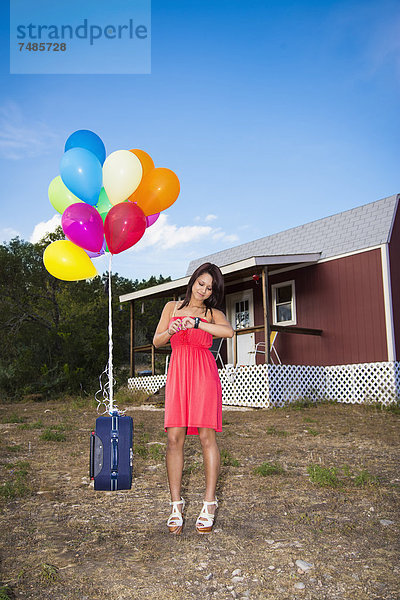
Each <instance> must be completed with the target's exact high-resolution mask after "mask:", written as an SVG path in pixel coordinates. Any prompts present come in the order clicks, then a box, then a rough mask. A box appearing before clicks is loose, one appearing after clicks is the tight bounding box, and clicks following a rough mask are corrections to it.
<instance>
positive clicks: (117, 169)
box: [103, 150, 143, 206]
mask: <svg viewBox="0 0 400 600" xmlns="http://www.w3.org/2000/svg"><path fill="white" fill-rule="evenodd" d="M142 175H143V167H142V163H141V162H140V160H139V158H138V157H137V156H136V154H133V152H129V150H116V151H115V152H112V153H111V154H110V155H109V156H107V158H106V160H105V161H104V165H103V185H104V189H105V191H106V193H107V196H108V199H109V200H110V202H111V204H113V205H114V206H115V204H120V202H124V201H125V200H126V199H127V198H129V196H130V195H131V194H133V192H134V191H135V190H136V188H137V187H138V185H139V183H140V181H141V179H142Z"/></svg>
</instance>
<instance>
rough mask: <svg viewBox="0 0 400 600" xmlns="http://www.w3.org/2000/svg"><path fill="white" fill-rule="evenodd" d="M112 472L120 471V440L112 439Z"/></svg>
mask: <svg viewBox="0 0 400 600" xmlns="http://www.w3.org/2000/svg"><path fill="white" fill-rule="evenodd" d="M111 470H112V471H118V438H117V437H112V438H111Z"/></svg>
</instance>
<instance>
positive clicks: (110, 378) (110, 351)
mask: <svg viewBox="0 0 400 600" xmlns="http://www.w3.org/2000/svg"><path fill="white" fill-rule="evenodd" d="M111 266H112V254H111V252H110V261H109V267H108V389H109V408H108V411H109V413H110V414H111V413H112V412H113V410H114V394H113V391H114V390H113V381H114V380H113V339H112V303H111V295H112V294H111Z"/></svg>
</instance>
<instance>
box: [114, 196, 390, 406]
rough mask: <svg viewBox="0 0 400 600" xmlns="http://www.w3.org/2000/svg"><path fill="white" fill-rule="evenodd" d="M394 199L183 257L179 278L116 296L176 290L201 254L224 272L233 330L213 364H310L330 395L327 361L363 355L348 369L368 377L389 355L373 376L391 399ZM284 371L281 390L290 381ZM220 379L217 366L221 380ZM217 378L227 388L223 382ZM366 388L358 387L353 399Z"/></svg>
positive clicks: (267, 393) (268, 392) (180, 292)
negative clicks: (185, 265)
mask: <svg viewBox="0 0 400 600" xmlns="http://www.w3.org/2000/svg"><path fill="white" fill-rule="evenodd" d="M399 198H400V195H394V196H390V197H388V198H384V199H382V200H378V201H377V202H372V203H370V204H365V205H363V206H360V207H357V208H353V209H351V210H348V211H345V212H342V213H338V214H336V215H333V216H330V217H326V218H324V219H319V220H317V221H313V222H311V223H307V224H305V225H301V226H300V227H294V228H292V229H288V230H286V231H283V232H281V233H277V234H274V235H270V236H267V237H264V238H260V239H258V240H255V241H253V242H249V243H247V244H242V245H239V246H235V247H233V248H230V249H228V250H223V251H221V252H217V253H215V254H211V255H208V256H203V257H201V258H198V259H197V260H195V261H192V262H191V263H190V264H189V267H188V270H187V275H186V276H185V277H183V278H181V279H178V280H175V281H172V282H168V283H164V284H161V285H158V286H154V287H152V288H147V289H145V290H140V291H138V292H133V293H131V294H126V295H124V296H121V298H120V301H121V302H126V301H129V302H131V304H132V307H133V303H134V301H135V300H139V299H140V301H141V302H143V301H145V299H146V297H147V298H154V297H166V298H167V297H174V298H176V299H179V298H180V297H181V296H183V294H184V292H185V288H186V285H187V283H188V281H189V277H190V275H191V274H192V273H193V271H194V270H195V269H196V268H197V267H198V266H199V265H200V264H202V263H204V262H212V263H215V264H217V265H218V266H219V267H220V268H221V271H222V273H223V275H224V280H225V293H226V314H227V317H228V319H229V320H230V321H231V323H232V325H233V328H234V330H235V336H234V338H233V339H229V340H226V341H224V343H223V345H222V348H221V354H222V362H223V363H225V364H226V363H229V364H233V365H234V366H236V365H260V366H261V365H262V364H264V363H265V362H267V363H269V367H271V368H275V367H274V364H278V363H281V365H282V369H283V368H284V369H286V371H285V372H288V369H289V366H290V365H297V366H298V368H299V369H300V368H302V367H300V366H301V365H310V366H313V367H315V368H316V369H318V377H314V376H313V377H314V383H315V382H317V383H318V385H319V383H320V382H321V381H322V380H324V385H325V388H324V389H325V390H326V389H330V392H329V394H330V397H333V396H334V393H333V391H332V385H333V383H332V382H333V373H334V370H332V369H331V368H330V365H332V366H338V365H348V366H349V365H352V366H353V367H354V368H355V367H356V366H357V365H359V366H360V368H361V367H362V364H363V365H364V366H367V365H365V363H368V365H369V371H368V369H367V370H365V369H364V370H362V371H360V373H361V375H354V377H355V378H357V377H363V378H364V379H370V378H371V373H375V371H376V369H378V371H379V369H380V371H382V368H383V367H379V366H378V365H382V364H383V363H390V364H386V365H385V367H384V369H386V371H385V374H382V377H383V379H382V381H385V382H386V379H387V378H388V379H387V382H388V383H387V386H389V387H388V388H387V390H388V391H387V394H386V396H387V398H388V401H391V398H393V397H395V396H396V395H397V396H398V395H399V390H400V368H399V364H398V363H397V362H396V361H398V360H399V353H400V209H399ZM133 314H134V311H133V310H131V315H132V320H131V377H132V375H133V374H134V362H135V361H134V356H135V351H140V350H141V351H143V350H145V348H135V343H134V335H133V332H134V323H133ZM275 334H276V338H275V339H274V344H273V348H272V350H271V349H270V347H269V345H267V349H266V351H265V344H264V340H265V339H272V338H273V336H274V335H275ZM270 336H271V337H270ZM148 350H150V347H149V348H148ZM151 350H152V356H153V373H154V348H152V349H151ZM251 368H253V369H257V368H258V367H256V366H253V367H251ZM251 368H250V367H248V368H247V371H248V370H249V369H251ZM293 368H295V367H293ZM304 368H306V367H304ZM310 368H311V367H310ZM346 368H347V367H346ZM354 368H353V372H354ZM279 369H281V367H279ZM321 369H322V371H321ZM371 369H372V371H371ZM373 369H375V371H374V370H373ZM367 371H368V373H369V374H367ZM244 372H245V371H243V373H244ZM304 372H305V371H304ZM257 373H258V374H257V376H258V375H259V372H258V371H257ZM274 373H275V371H268V377H267V380H268V381H267V384H266V385H267V388H268V389H267V390H266V391H264V392H262V394H263V396H262V397H261V396H260V398H261V399H259V400H257V401H256V402H255V403H253V404H252V405H257V406H258V405H260V406H261V405H263V406H266V405H269V404H268V403H270V400H268V398H270V397H271V389H272V388H271V385H272V384H273V381H272V379H273V377H275V375H274ZM280 373H283V371H280ZM307 373H309V371H307ZM343 373H345V371H344V370H343V368H342V369H341V371H340V377H342V378H343V377H345V378H346V377H347V375H346V374H344V375H343ZM271 377H272V378H271ZM291 377H292V380H291V382H292V383H290V382H289V383H287V385H286V384H285V385H286V388H285V389H289V388H290V389H292V388H293V381H294V379H293V377H294V375H293V374H292V375H291ZM302 377H303V375H302ZM307 377H309V374H308V375H307ZM335 377H336V375H335ZM372 377H373V378H375V379H376V376H375V375H372ZM224 378H225V373H223V372H222V371H221V380H222V381H223V386H224ZM385 378H386V379H385ZM228 379H229V378H228ZM249 381H250V380H249ZM260 381H261V380H260ZM288 381H289V380H288ZM376 381H377V380H376ZM225 383H226V385H227V386H228V387H229V385H230V384H229V381H228V380H227V381H226V382H225ZM246 385H250V382H248V383H247V384H246ZM262 385H264V382H263V383H262ZM351 385H352V390H354V393H353V391H351V390H350V391H349V392H346V393H348V394H350V395H352V396H354V397H355V398H356V400H354V401H359V396H357V394H356V393H355V389H356V388H357V386H358V383H357V381H356V379H354V381H353V383H352V384H351ZM268 386H269V387H268ZM287 386H289V388H288V387H287ZM329 386H330V388H329ZM385 386H386V383H385ZM281 387H282V386H281ZM303 387H304V386H303ZM339 387H341V386H339ZM280 389H281V388H280ZM335 389H336V388H335ZM231 391H232V390H231ZM236 392H237V390H236ZM236 392H235V393H236ZM279 393H281V391H280V392H279ZM285 393H286V392H285ZM324 393H325V392H324ZM335 393H336V392H335ZM370 393H371V392H370V391H368V390H367V391H365V393H364V392H363V394H364V395H363V396H362V399H361V400H360V401H364V400H363V399H365V398H366V397H369V396H368V395H369V394H370ZM232 394H233V392H232ZM373 394H375V391H373ZM228 395H229V394H228ZM236 395H237V394H236ZM374 397H375V396H374ZM265 398H267V400H265ZM284 401H285V399H284V398H283V399H282V402H284ZM349 401H353V400H349ZM243 402H244V403H247V400H244V401H243ZM228 403H234V402H233V401H232V402H230V401H228Z"/></svg>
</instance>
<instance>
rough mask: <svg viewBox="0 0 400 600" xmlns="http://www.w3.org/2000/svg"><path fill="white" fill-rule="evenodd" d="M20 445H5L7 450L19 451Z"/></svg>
mask: <svg viewBox="0 0 400 600" xmlns="http://www.w3.org/2000/svg"><path fill="white" fill-rule="evenodd" d="M21 448H22V446H21V445H20V444H14V445H13V446H6V449H7V450H8V452H19V451H20V450H21Z"/></svg>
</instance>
